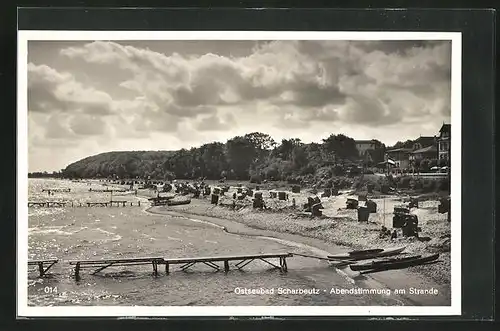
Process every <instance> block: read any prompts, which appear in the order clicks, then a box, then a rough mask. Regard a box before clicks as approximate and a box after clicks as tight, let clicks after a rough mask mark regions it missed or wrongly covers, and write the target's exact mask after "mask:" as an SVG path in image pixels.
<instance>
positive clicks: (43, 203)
mask: <svg viewBox="0 0 500 331" xmlns="http://www.w3.org/2000/svg"><path fill="white" fill-rule="evenodd" d="M64 206H66V202H60V201H41V202H35V201H31V202H28V207H47V208H50V207H64Z"/></svg>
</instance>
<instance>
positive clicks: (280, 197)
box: [278, 191, 288, 201]
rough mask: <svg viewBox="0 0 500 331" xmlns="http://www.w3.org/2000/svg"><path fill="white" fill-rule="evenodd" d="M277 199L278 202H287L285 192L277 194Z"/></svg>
mask: <svg viewBox="0 0 500 331" xmlns="http://www.w3.org/2000/svg"><path fill="white" fill-rule="evenodd" d="M278 198H279V200H282V201H284V200H288V199H287V194H286V192H283V191H280V192H278Z"/></svg>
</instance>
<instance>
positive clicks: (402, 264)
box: [349, 254, 439, 271]
mask: <svg viewBox="0 0 500 331" xmlns="http://www.w3.org/2000/svg"><path fill="white" fill-rule="evenodd" d="M438 258H439V254H433V255H428V256H424V257H422V256H413V257H406V258H401V259H394V260H393V261H390V260H389V261H374V262H371V263H362V264H351V265H350V266H349V267H350V268H351V270H353V271H364V270H388V269H401V268H408V267H412V266H416V265H420V264H424V263H428V262H432V261H435V260H437V259H438Z"/></svg>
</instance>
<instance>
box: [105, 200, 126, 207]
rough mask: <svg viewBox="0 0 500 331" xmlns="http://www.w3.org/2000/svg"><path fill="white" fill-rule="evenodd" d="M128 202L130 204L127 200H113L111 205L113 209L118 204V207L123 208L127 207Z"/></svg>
mask: <svg viewBox="0 0 500 331" xmlns="http://www.w3.org/2000/svg"><path fill="white" fill-rule="evenodd" d="M127 202H128V201H127V200H112V201H110V202H109V203H110V206H111V207H113V206H114V204H116V206H117V207H120V204H121V205H122V207H125V204H126V203H127Z"/></svg>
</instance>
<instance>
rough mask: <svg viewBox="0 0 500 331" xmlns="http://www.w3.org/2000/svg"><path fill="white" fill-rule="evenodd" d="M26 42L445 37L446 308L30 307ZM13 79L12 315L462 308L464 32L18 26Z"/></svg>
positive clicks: (434, 310) (383, 312) (453, 311)
mask: <svg viewBox="0 0 500 331" xmlns="http://www.w3.org/2000/svg"><path fill="white" fill-rule="evenodd" d="M30 40H54V41H55V40H59V41H62V40H65V41H75V40H89V41H93V40H366V41H376V40H451V41H452V66H451V67H452V76H451V89H452V91H451V124H452V128H451V131H452V136H453V138H452V141H451V149H452V150H453V153H452V155H451V164H453V167H450V168H451V173H450V177H451V196H452V197H454V198H452V199H451V210H452V213H453V215H454V218H456V221H454V222H452V223H451V306H439V307H435V306H427V307H401V306H206V307H205V306H204V307H201V306H199V307H196V306H193V307H187V306H186V307H184V306H165V307H156V306H155V307H149V306H93V307H88V306H85V307H82V306H71V307H69V306H65V307H61V306H58V307H31V306H28V277H27V274H28V267H27V263H28V207H27V202H28V177H27V174H28V117H27V114H28V112H27V109H28V96H27V91H28V89H27V86H28V84H27V66H28V41H30ZM17 73H18V81H17V107H18V108H17V280H18V282H17V315H18V317H50V316H61V317H70V316H75V317H76V316H95V317H97V316H110V317H125V316H126V317H141V316H158V317H159V316H357V315H361V316H421V315H428V316H431V315H433V316H438V315H460V314H461V311H462V308H461V300H462V296H461V292H462V288H461V267H462V266H461V217H457V216H458V215H460V216H461V187H462V186H461V173H462V169H461V165H462V162H461V147H462V146H461V141H462V139H461V133H462V132H461V128H462V123H461V117H462V109H461V108H462V100H461V99H462V92H461V88H462V81H461V79H462V35H461V33H460V32H367V31H363V32H355V31H346V32H329V31H328V32H309V31H35V30H31V31H28V30H20V31H18V66H17Z"/></svg>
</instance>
